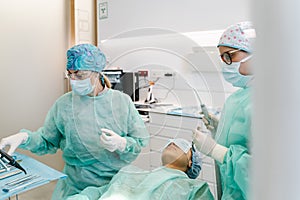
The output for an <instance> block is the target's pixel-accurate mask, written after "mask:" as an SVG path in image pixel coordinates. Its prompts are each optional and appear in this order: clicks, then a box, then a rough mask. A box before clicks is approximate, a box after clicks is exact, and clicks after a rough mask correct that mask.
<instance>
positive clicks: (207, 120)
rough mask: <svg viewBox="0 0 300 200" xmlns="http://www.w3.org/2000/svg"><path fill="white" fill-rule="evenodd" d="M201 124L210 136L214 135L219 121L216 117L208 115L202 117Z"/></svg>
mask: <svg viewBox="0 0 300 200" xmlns="http://www.w3.org/2000/svg"><path fill="white" fill-rule="evenodd" d="M202 121H203V123H204V124H205V126H206V128H207V129H208V130H209V131H210V132H211V133H212V135H216V132H217V128H218V124H219V119H218V117H217V116H216V115H214V114H211V113H209V114H208V116H203V118H202Z"/></svg>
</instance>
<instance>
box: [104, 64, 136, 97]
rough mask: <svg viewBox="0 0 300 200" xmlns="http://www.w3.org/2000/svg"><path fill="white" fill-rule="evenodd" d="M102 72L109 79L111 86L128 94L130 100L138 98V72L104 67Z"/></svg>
mask: <svg viewBox="0 0 300 200" xmlns="http://www.w3.org/2000/svg"><path fill="white" fill-rule="evenodd" d="M102 73H103V74H104V75H105V76H106V77H107V78H108V79H109V81H110V83H111V85H112V88H113V89H115V90H119V91H121V92H124V93H125V94H128V95H129V96H130V97H131V99H132V101H138V100H139V74H138V72H123V70H122V69H106V70H102Z"/></svg>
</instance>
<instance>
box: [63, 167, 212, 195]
mask: <svg viewBox="0 0 300 200" xmlns="http://www.w3.org/2000/svg"><path fill="white" fill-rule="evenodd" d="M98 199H99V200H113V199H114V200H116V199H117V200H198V199H199V200H213V199H214V198H213V196H212V194H211V192H210V190H209V187H208V184H207V183H206V182H203V181H201V180H197V179H190V178H188V176H187V175H186V174H185V173H184V172H182V171H180V170H176V169H171V168H167V167H160V168H157V169H155V170H153V171H151V172H150V171H144V170H141V169H139V168H137V167H134V166H127V167H124V168H123V169H122V170H120V171H119V173H118V174H116V175H115V176H114V177H113V179H112V180H111V182H110V183H109V185H107V186H104V187H100V188H95V187H88V188H86V189H85V190H84V191H82V192H81V193H80V194H78V195H74V196H72V197H70V198H68V200H98Z"/></svg>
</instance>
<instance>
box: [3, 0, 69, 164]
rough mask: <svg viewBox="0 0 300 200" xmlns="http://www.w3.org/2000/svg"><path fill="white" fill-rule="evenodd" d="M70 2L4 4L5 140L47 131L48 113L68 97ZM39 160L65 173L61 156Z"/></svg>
mask: <svg viewBox="0 0 300 200" xmlns="http://www.w3.org/2000/svg"><path fill="white" fill-rule="evenodd" d="M66 2H67V1H61V0H51V1H40V0H26V1H21V0H11V1H5V0H1V6H0V24H1V33H0V36H1V37H0V44H1V45H0V60H1V62H0V69H1V73H0V88H1V89H0V91H1V104H0V110H1V112H0V124H1V125H0V137H1V138H2V137H5V136H8V135H11V134H14V133H17V132H18V131H19V130H20V129H22V128H27V129H31V130H36V129H37V128H39V127H40V126H42V125H43V121H44V119H45V116H46V114H47V111H48V110H49V108H50V107H51V106H52V104H53V103H54V101H55V100H56V99H57V98H58V97H59V96H60V95H62V94H63V92H64V79H63V73H64V70H65V62H66V50H67V49H68V43H69V38H68V35H69V33H68V30H69V29H68V27H69V24H68V16H69V5H68V3H66ZM22 152H23V151H22ZM25 152H26V154H30V155H31V153H28V152H27V151H24V153H25ZM31 156H33V155H31ZM34 157H36V158H37V159H39V160H41V161H42V162H45V163H47V164H48V165H50V166H52V167H54V168H57V169H61V168H62V165H63V161H62V159H61V155H60V153H59V154H56V155H49V156H43V157H37V156H34Z"/></svg>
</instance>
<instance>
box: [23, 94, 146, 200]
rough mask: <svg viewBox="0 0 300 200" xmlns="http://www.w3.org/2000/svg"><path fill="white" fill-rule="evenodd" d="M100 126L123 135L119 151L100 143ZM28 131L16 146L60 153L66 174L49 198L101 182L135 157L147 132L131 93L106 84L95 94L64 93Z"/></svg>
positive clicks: (67, 194) (39, 151) (64, 196)
mask: <svg viewBox="0 0 300 200" xmlns="http://www.w3.org/2000/svg"><path fill="white" fill-rule="evenodd" d="M101 128H107V129H111V130H113V131H114V132H115V133H117V134H119V135H121V136H123V137H125V138H126V141H127V144H126V147H125V150H124V151H123V152H120V151H118V150H117V151H115V152H110V151H108V150H106V149H105V148H104V147H102V146H101V144H100V138H99V136H100V134H101V130H100V129H101ZM21 131H22V132H24V131H26V132H27V133H28V134H29V138H28V140H27V142H26V143H25V144H23V145H21V146H20V148H23V149H27V150H30V151H31V152H33V153H36V154H38V155H43V154H47V153H55V152H56V151H57V150H58V149H61V150H62V152H63V155H62V156H63V160H64V161H65V167H64V170H63V172H64V173H66V174H67V175H68V177H67V178H66V179H63V180H59V181H58V183H57V186H56V189H55V191H54V193H53V196H52V199H54V200H58V199H60V200H61V199H65V198H66V197H67V196H70V195H73V194H77V193H79V192H80V191H82V190H83V189H85V188H86V187H87V186H97V187H99V186H103V185H105V184H108V183H109V181H110V180H111V178H112V177H113V176H114V175H115V174H116V173H117V172H118V171H119V169H121V168H122V167H124V166H126V165H128V164H129V163H131V162H132V161H133V160H135V159H136V157H137V156H138V154H139V153H140V152H141V148H142V147H144V146H146V145H147V144H148V140H149V135H148V132H147V130H146V128H145V125H144V122H143V120H142V119H141V117H140V116H139V114H138V112H137V110H136V109H135V106H134V104H133V103H132V101H131V99H130V97H129V96H128V95H126V94H124V93H121V92H119V91H116V90H112V89H109V90H107V91H106V92H105V93H103V94H101V95H98V96H96V97H90V96H78V95H75V94H73V93H72V92H69V93H67V94H65V95H63V96H61V97H60V98H59V99H58V100H57V101H56V102H55V104H54V105H53V107H52V108H51V109H50V111H49V112H48V114H47V117H46V120H45V123H44V126H43V127H41V128H40V129H38V130H37V131H36V132H31V131H29V130H21Z"/></svg>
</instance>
